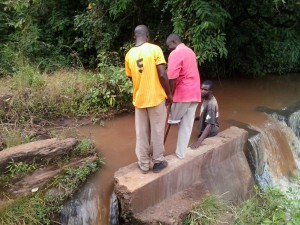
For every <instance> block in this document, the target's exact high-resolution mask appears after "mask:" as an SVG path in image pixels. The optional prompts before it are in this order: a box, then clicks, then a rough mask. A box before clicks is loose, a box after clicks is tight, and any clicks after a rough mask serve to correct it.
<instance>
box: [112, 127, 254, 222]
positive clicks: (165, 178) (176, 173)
mask: <svg viewBox="0 0 300 225" xmlns="http://www.w3.org/2000/svg"><path fill="white" fill-rule="evenodd" d="M246 141H247V132H246V131H245V130H243V129H239V128H237V127H231V128H229V129H227V130H225V131H223V132H221V133H220V134H219V135H218V136H216V137H213V138H208V139H206V140H205V141H204V142H203V144H202V145H201V146H200V147H199V148H198V149H197V150H191V149H189V150H188V152H187V155H186V158H185V159H183V160H180V159H178V158H177V157H176V156H175V155H169V156H167V157H166V159H167V161H168V162H169V166H168V167H167V168H166V169H164V170H162V171H161V172H160V173H158V174H155V173H152V172H150V173H148V174H141V172H140V171H139V170H138V168H137V164H136V163H133V164H131V165H129V166H127V167H123V168H120V169H119V170H118V171H117V172H116V173H115V192H116V194H117V196H118V199H119V201H120V203H121V207H122V212H123V213H125V214H128V213H129V214H135V215H136V217H139V220H140V219H141V220H144V221H146V220H147V219H146V217H147V216H145V215H143V212H146V211H147V210H146V209H148V211H149V207H155V205H157V204H158V203H160V204H163V203H162V202H163V201H167V200H168V199H169V200H170V199H172V197H173V198H174V196H176V194H177V195H178V194H180V193H185V192H186V191H187V190H189V189H191V188H192V187H198V189H199V187H201V189H202V190H201V191H200V192H199V193H201V194H198V195H197V196H198V197H196V196H194V198H196V199H198V198H201V195H202V196H203V195H205V194H207V193H215V194H219V195H222V196H223V197H224V198H225V199H227V200H231V201H236V200H238V199H244V198H245V197H246V196H247V193H248V191H249V190H250V189H251V188H252V186H253V184H254V181H253V178H252V174H251V171H250V168H249V165H248V163H247V160H246V157H245V155H244V152H243V150H244V147H245V145H246ZM194 190H197V188H195V189H194ZM190 194H191V196H193V194H192V193H190ZM180 196H181V195H180ZM182 196H184V194H183V195H182ZM182 196H181V197H180V198H181V199H183V197H182ZM177 198H178V197H177ZM180 198H179V199H180ZM198 200H199V199H198ZM177 201H178V200H177ZM191 202H193V199H191ZM170 204H171V205H170V207H172V204H174V203H170ZM186 205H189V207H188V209H187V208H186V207H185V208H184V209H182V210H181V212H178V211H176V210H175V211H176V213H175V214H177V216H179V215H180V214H182V213H184V212H186V211H187V210H189V209H190V208H191V204H189V203H186ZM177 206H178V204H177ZM170 207H169V208H168V206H163V208H166V209H167V210H168V211H169V209H170ZM151 210H152V211H153V210H154V211H155V209H154V208H153V209H151ZM151 210H150V211H151ZM161 210H163V209H161ZM148 214H149V213H148ZM150 214H151V212H150ZM175 214H174V215H175ZM178 214H179V215H178ZM152 215H153V220H156V221H159V220H158V218H157V214H156V213H154V214H152ZM171 216H172V215H171ZM150 217H151V215H150ZM142 218H144V219H142ZM148 219H149V218H148ZM177 219H178V218H172V219H171V220H170V221H173V222H170V223H168V222H167V224H177V222H176V223H175V222H174V221H176V220H177ZM164 222H165V221H164ZM147 224H150V223H147Z"/></svg>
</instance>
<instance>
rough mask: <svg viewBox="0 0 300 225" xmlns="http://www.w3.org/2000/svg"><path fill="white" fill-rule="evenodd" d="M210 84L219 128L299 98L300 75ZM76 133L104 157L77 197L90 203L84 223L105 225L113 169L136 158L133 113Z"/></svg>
mask: <svg viewBox="0 0 300 225" xmlns="http://www.w3.org/2000/svg"><path fill="white" fill-rule="evenodd" d="M214 83H215V89H214V95H215V97H216V99H217V101H218V103H219V108H220V128H221V130H224V129H226V128H228V127H230V126H231V124H230V122H229V121H230V120H236V121H239V122H243V123H246V124H250V125H253V126H260V125H261V124H262V123H264V122H265V120H266V116H265V114H264V113H261V112H257V111H255V108H256V107H257V106H266V107H269V108H272V109H282V108H285V107H288V106H289V105H291V104H293V103H295V102H297V101H299V100H300V75H293V76H288V77H287V76H281V77H280V76H277V77H269V78H264V79H249V80H221V81H214ZM198 108H199V107H198ZM198 111H199V110H197V113H198ZM79 132H80V134H81V135H82V136H86V137H90V138H92V139H93V140H94V141H95V143H96V146H97V149H98V151H99V152H100V153H101V154H102V155H103V156H104V158H105V165H104V166H103V168H102V169H101V171H99V172H98V173H96V174H95V175H94V176H93V177H92V178H91V179H89V181H88V183H87V184H86V185H85V187H84V188H83V192H85V193H86V194H85V195H82V196H81V198H84V199H86V200H87V201H92V202H93V203H92V206H90V207H89V209H88V212H87V213H88V214H93V215H94V216H93V218H90V219H89V223H88V224H93V225H94V224H95V225H107V224H109V222H108V221H109V200H110V196H111V194H112V191H113V175H114V172H115V171H117V170H118V169H119V168H120V167H123V166H126V165H128V164H131V163H133V162H135V161H136V156H135V152H134V147H135V132H134V115H133V114H128V115H123V116H120V117H118V118H114V119H113V120H111V121H105V123H104V126H103V127H102V126H100V125H89V126H84V127H81V128H79ZM176 137H177V128H176V127H173V126H172V127H171V129H170V132H169V135H168V138H167V141H166V146H165V147H166V154H167V155H168V154H173V153H174V151H175V144H176ZM196 137H197V123H195V124H194V129H193V133H192V137H191V142H192V141H194V140H195V139H196ZM287 170H288V168H287ZM87 190H89V191H87Z"/></svg>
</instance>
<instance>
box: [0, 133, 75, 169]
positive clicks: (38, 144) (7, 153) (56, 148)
mask: <svg viewBox="0 0 300 225" xmlns="http://www.w3.org/2000/svg"><path fill="white" fill-rule="evenodd" d="M76 144H77V140H76V139H75V138H67V139H65V140H59V139H57V138H52V139H47V140H40V141H35V142H31V143H27V144H23V145H18V146H15V147H11V148H6V149H4V150H2V151H0V171H1V172H4V171H5V170H6V168H7V166H8V165H9V163H10V162H12V161H13V162H15V163H18V162H24V163H33V162H36V163H40V162H50V161H52V160H54V159H55V158H57V157H61V156H64V155H67V154H68V153H69V152H70V151H71V150H72V149H73V148H74V147H75V145H76Z"/></svg>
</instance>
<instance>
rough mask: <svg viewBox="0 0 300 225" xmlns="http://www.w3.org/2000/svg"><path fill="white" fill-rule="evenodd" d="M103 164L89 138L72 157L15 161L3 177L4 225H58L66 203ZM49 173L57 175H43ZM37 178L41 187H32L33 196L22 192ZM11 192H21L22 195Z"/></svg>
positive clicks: (0, 217) (0, 222) (0, 211)
mask: <svg viewBox="0 0 300 225" xmlns="http://www.w3.org/2000/svg"><path fill="white" fill-rule="evenodd" d="M102 165H103V158H102V157H101V156H99V155H98V154H97V153H96V151H95V146H94V144H93V143H92V142H91V141H90V140H88V139H83V140H81V141H80V142H78V143H77V145H76V146H75V147H74V150H73V151H71V153H70V154H67V155H65V156H63V157H59V158H57V159H56V160H54V161H52V162H51V163H36V162H34V161H33V162H32V163H24V162H19V163H14V162H12V163H11V164H10V165H9V166H8V167H7V168H6V170H5V171H2V172H4V173H1V175H0V225H15V224H32V225H38V224H57V223H58V221H59V218H58V216H59V212H60V210H61V209H62V206H63V204H64V202H65V201H66V200H67V199H69V198H70V197H71V196H72V195H73V194H74V193H75V192H76V191H77V190H78V189H79V187H80V186H81V185H82V184H83V183H84V182H85V181H86V179H87V178H88V177H89V175H90V174H92V173H94V172H96V171H97V170H98V169H99V168H100V167H101V166H102ZM43 170H44V172H42V171H43ZM57 170H58V171H57ZM34 171H35V172H34ZM49 171H50V172H51V173H53V174H56V175H55V176H53V177H47V175H46V176H41V174H43V173H45V174H47V173H49ZM53 171H54V172H53ZM56 171H57V172H56ZM34 173H36V174H39V175H38V176H36V175H34ZM37 177H38V181H37V182H36V185H38V187H31V188H30V192H29V193H28V191H21V190H22V189H26V188H28V187H27V185H29V186H30V184H31V185H32V184H33V183H35V182H33V181H32V180H34V179H37ZM26 180H30V181H28V183H27V182H26ZM20 181H22V182H20ZM20 183H21V185H20ZM40 183H44V184H43V185H40ZM11 190H17V193H18V194H13V192H12V191H11ZM55 221H57V222H55Z"/></svg>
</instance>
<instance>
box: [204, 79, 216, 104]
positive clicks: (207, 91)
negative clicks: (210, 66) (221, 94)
mask: <svg viewBox="0 0 300 225" xmlns="http://www.w3.org/2000/svg"><path fill="white" fill-rule="evenodd" d="M213 87H214V84H213V82H212V81H210V80H206V81H204V82H203V83H202V85H201V96H202V98H204V99H207V98H208V97H209V96H210V95H211V94H212V90H213Z"/></svg>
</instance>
